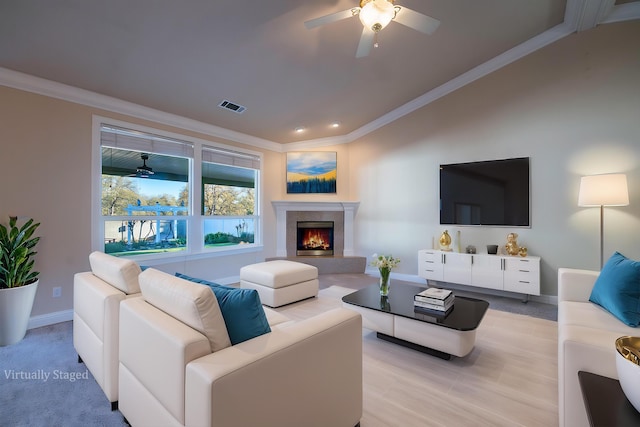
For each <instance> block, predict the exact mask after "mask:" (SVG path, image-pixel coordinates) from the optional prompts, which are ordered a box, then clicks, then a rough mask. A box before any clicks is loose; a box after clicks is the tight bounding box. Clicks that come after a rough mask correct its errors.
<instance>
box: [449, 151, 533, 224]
mask: <svg viewBox="0 0 640 427" xmlns="http://www.w3.org/2000/svg"><path fill="white" fill-rule="evenodd" d="M529 188H530V185H529V158H528V157H520V158H513V159H501V160H488V161H481V162H471V163H454V164H447V165H440V224H454V225H493V226H510V227H529V226H530V225H531V222H530V200H531V199H530V195H529Z"/></svg>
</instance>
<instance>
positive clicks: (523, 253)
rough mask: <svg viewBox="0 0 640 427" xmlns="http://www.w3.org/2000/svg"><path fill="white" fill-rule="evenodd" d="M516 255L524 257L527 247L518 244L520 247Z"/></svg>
mask: <svg viewBox="0 0 640 427" xmlns="http://www.w3.org/2000/svg"><path fill="white" fill-rule="evenodd" d="M518 255H520V256H521V257H526V256H527V248H525V247H524V246H520V249H519V250H518Z"/></svg>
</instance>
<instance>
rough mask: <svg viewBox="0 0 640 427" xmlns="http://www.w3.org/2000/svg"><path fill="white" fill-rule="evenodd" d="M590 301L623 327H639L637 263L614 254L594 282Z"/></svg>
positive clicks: (639, 281)
mask: <svg viewBox="0 0 640 427" xmlns="http://www.w3.org/2000/svg"><path fill="white" fill-rule="evenodd" d="M589 301H591V302H593V303H595V304H598V305H599V306H601V307H602V308H604V309H605V310H607V311H609V312H610V313H611V314H613V315H614V316H615V317H617V318H618V319H620V320H621V321H622V322H623V323H625V324H626V325H629V326H632V327H637V326H638V325H640V262H638V261H633V260H630V259H628V258H627V257H625V256H624V255H622V254H621V253H619V252H616V253H614V254H613V255H612V256H611V258H609V260H608V261H607V263H606V264H605V265H604V267H603V268H602V271H601V272H600V275H599V276H598V279H596V283H595V284H594V285H593V290H592V291H591V296H590V297H589Z"/></svg>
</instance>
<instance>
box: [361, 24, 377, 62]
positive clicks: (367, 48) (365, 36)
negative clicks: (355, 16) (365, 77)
mask: <svg viewBox="0 0 640 427" xmlns="http://www.w3.org/2000/svg"><path fill="white" fill-rule="evenodd" d="M375 34H376V33H374V32H373V31H371V30H370V29H369V28H366V27H364V28H362V35H361V36H360V43H358V51H357V52H356V58H362V57H364V56H367V55H369V52H371V48H372V47H373V39H374V36H375Z"/></svg>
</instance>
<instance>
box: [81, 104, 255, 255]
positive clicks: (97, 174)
mask: <svg viewBox="0 0 640 427" xmlns="http://www.w3.org/2000/svg"><path fill="white" fill-rule="evenodd" d="M102 125H111V126H115V127H120V128H124V129H128V130H132V131H139V132H143V133H148V134H153V135H158V136H163V137H166V138H171V139H176V140H181V141H185V142H189V143H191V144H193V158H192V159H191V160H192V161H191V166H190V171H189V173H190V175H191V178H192V179H191V180H190V185H189V194H190V197H191V202H190V212H189V215H180V216H178V217H176V219H178V220H186V221H187V247H186V249H185V250H184V251H180V252H173V253H156V254H142V255H132V256H128V257H127V258H130V259H133V260H135V261H154V260H162V261H166V262H170V261H172V260H173V259H179V260H185V259H187V260H188V259H199V258H207V257H214V256H227V255H232V254H240V253H248V252H258V251H261V250H262V249H263V245H262V215H261V205H262V203H261V200H262V185H261V183H260V181H261V179H260V178H261V176H262V165H263V154H262V153H260V152H257V151H251V150H245V149H242V148H239V147H234V146H229V145H225V144H220V143H217V142H213V141H208V140H203V139H199V138H194V137H190V136H187V135H182V134H177V133H173V132H167V131H163V130H160V129H156V128H152V127H148V126H144V125H139V124H135V123H129V122H125V121H122V120H117V119H112V118H109V117H104V116H98V115H94V116H93V119H92V136H91V139H92V150H91V186H92V191H91V225H92V227H91V229H92V233H91V248H92V250H93V251H101V252H102V251H104V222H105V220H106V219H105V217H103V215H102V210H101V201H102V181H101V176H102V160H101V158H102V154H101V141H100V133H101V127H102ZM206 148H215V149H218V150H223V151H225V150H226V151H229V152H231V153H233V152H235V153H244V154H247V155H250V156H255V157H257V158H259V162H260V166H259V168H258V169H256V170H257V171H258V174H257V177H256V182H255V212H254V215H253V217H254V226H255V230H254V243H250V244H244V245H234V246H224V247H218V248H205V247H204V219H211V218H212V217H210V216H204V215H202V211H201V207H202V195H201V191H200V188H201V187H202V151H203V149H206ZM113 218H114V219H116V217H113ZM229 218H230V219H231V217H229Z"/></svg>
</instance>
